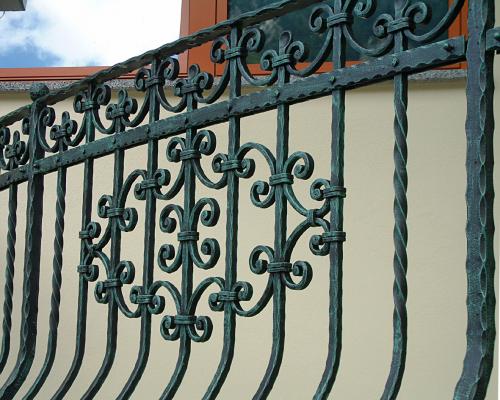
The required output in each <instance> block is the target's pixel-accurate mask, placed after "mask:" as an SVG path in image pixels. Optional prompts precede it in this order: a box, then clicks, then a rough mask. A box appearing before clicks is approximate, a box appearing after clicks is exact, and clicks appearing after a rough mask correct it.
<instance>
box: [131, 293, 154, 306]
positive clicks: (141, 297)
mask: <svg viewBox="0 0 500 400" xmlns="http://www.w3.org/2000/svg"><path fill="white" fill-rule="evenodd" d="M153 297H154V296H153V295H152V294H138V295H137V297H136V298H135V303H136V304H151V303H152V302H153Z"/></svg>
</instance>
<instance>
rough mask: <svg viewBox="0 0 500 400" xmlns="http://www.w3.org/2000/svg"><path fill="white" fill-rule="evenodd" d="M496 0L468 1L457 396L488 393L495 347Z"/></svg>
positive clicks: (459, 399)
mask: <svg viewBox="0 0 500 400" xmlns="http://www.w3.org/2000/svg"><path fill="white" fill-rule="evenodd" d="M494 18H495V0H478V1H470V2H469V45H468V47H467V62H468V63H469V64H468V65H469V69H468V79H467V122H466V132H467V195H466V199H467V228H466V232H467V263H466V269H467V314H468V322H467V352H466V354H465V360H464V366H463V370H462V374H461V376H460V380H459V382H458V383H457V386H456V388H455V395H454V399H455V400H482V399H484V398H485V396H486V391H487V388H488V383H489V380H490V375H491V370H492V368H493V356H494V347H495V336H496V332H495V303H496V300H495V257H494V250H493V249H494V232H495V224H494V217H493V201H494V197H495V192H494V183H493V162H494V153H493V133H494V125H495V123H494V121H495V118H494V109H493V98H494V90H495V86H494V77H493V59H494V56H495V53H494V52H493V51H489V52H487V50H486V35H487V32H488V30H489V29H491V28H493V26H494V20H495V19H494Z"/></svg>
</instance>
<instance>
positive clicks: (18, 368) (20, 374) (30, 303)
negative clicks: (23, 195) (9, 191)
mask: <svg viewBox="0 0 500 400" xmlns="http://www.w3.org/2000/svg"><path fill="white" fill-rule="evenodd" d="M32 94H33V96H32V97H33V98H34V104H33V106H32V108H31V115H30V157H29V159H30V164H29V166H28V171H29V180H28V195H27V207H26V236H25V237H26V243H25V248H24V281H23V304H22V316H21V330H20V345H19V353H18V356H17V361H16V364H15V366H14V369H13V370H12V371H11V373H10V374H9V376H8V378H7V380H6V382H5V383H4V384H3V386H2V388H0V399H1V400H10V399H13V398H14V396H15V395H16V393H17V392H18V390H19V388H20V387H21V385H22V384H23V383H24V381H25V380H26V377H27V376H28V373H29V371H30V369H31V366H32V364H33V359H34V356H35V349H36V337H37V317H38V290H39V277H40V253H41V240H42V216H43V189H44V186H43V175H36V174H35V173H34V169H35V167H34V163H35V161H36V160H39V159H40V158H42V157H43V154H44V152H43V150H42V149H41V147H40V146H39V144H38V141H37V140H36V134H35V129H36V126H37V120H38V114H39V112H40V110H41V108H42V104H41V103H40V102H38V101H37V100H36V96H35V95H34V91H32Z"/></svg>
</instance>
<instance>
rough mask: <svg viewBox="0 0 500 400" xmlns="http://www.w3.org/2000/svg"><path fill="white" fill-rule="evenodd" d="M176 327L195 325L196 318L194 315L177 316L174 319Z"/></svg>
mask: <svg viewBox="0 0 500 400" xmlns="http://www.w3.org/2000/svg"><path fill="white" fill-rule="evenodd" d="M174 324H175V325H194V324H196V317H195V316H194V315H176V316H175V317H174Z"/></svg>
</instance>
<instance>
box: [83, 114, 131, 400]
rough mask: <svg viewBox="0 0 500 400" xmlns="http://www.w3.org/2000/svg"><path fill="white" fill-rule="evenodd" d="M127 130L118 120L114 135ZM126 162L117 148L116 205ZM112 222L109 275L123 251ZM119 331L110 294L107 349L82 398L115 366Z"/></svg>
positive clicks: (116, 225) (116, 226)
mask: <svg viewBox="0 0 500 400" xmlns="http://www.w3.org/2000/svg"><path fill="white" fill-rule="evenodd" d="M124 130H125V126H124V125H123V123H122V122H121V121H120V120H116V129H115V133H114V135H121V134H122V132H123V131H124ZM124 164H125V150H124V149H121V148H119V149H116V150H115V151H114V166H113V171H114V177H113V205H114V207H116V205H117V201H118V196H119V195H120V192H121V189H122V186H123V170H124ZM109 223H110V235H111V239H110V250H109V251H110V266H109V269H110V270H109V276H114V274H115V271H116V268H117V266H118V264H119V263H120V253H121V238H122V231H121V229H120V226H119V223H118V218H116V217H111V221H110V222H109ZM117 333H118V305H117V302H116V297H115V296H114V295H111V296H109V302H108V327H107V334H106V350H105V355H104V359H103V362H102V364H101V367H100V368H99V371H98V372H97V375H96V377H95V378H94V380H93V381H92V383H91V384H90V386H89V388H88V389H87V391H86V392H85V394H84V395H83V396H82V400H83V399H85V400H90V399H93V398H94V396H95V395H96V394H97V392H98V391H99V390H100V389H101V387H102V385H103V383H104V381H105V380H106V378H107V377H108V375H109V371H110V370H111V367H112V366H113V363H114V360H115V355H116V342H117Z"/></svg>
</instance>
